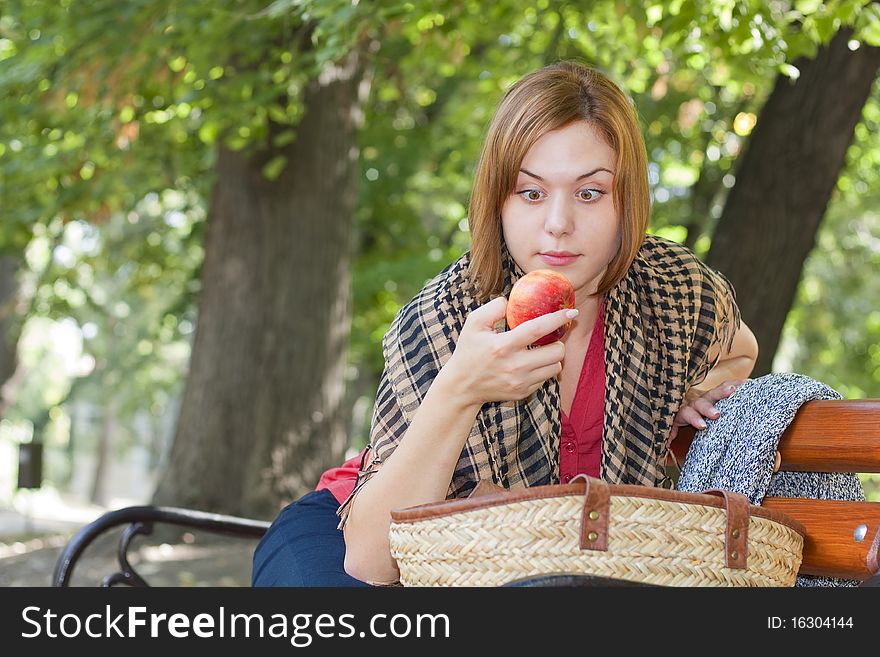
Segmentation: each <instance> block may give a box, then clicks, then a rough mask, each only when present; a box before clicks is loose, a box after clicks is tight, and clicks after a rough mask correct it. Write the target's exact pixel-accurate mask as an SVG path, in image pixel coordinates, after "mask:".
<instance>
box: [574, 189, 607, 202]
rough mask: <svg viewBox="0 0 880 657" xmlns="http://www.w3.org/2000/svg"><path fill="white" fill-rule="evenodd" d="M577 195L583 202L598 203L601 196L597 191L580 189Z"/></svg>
mask: <svg viewBox="0 0 880 657" xmlns="http://www.w3.org/2000/svg"><path fill="white" fill-rule="evenodd" d="M578 195H579V196H580V197H581V198H582V199H583V200H584V201H598V200H599V197H600V196H602V192H600V191H599V190H598V189H582V190H581V191H579V192H578Z"/></svg>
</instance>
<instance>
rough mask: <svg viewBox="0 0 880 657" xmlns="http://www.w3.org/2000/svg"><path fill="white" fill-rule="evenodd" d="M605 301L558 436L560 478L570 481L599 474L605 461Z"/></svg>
mask: <svg viewBox="0 0 880 657" xmlns="http://www.w3.org/2000/svg"><path fill="white" fill-rule="evenodd" d="M604 311H605V306H604V304H603V305H602V306H600V307H599V316H598V317H597V318H596V324H595V325H594V326H593V335H592V336H591V337H590V344H589V346H588V347H587V353H586V355H585V356H584V364H583V367H581V374H580V377H579V378H578V383H577V390H575V393H574V399H573V400H572V402H571V416H567V415H566V414H565V413H562V433H561V435H560V437H559V481H560V482H561V483H563V484H567V483H568V482H569V481H571V479H572V478H573V477H574V476H575V475H579V474H587V475H589V476H591V477H597V478H598V477H599V463H600V461H601V460H602V425H603V420H604V419H605V349H604V334H605V322H604V319H603V314H604Z"/></svg>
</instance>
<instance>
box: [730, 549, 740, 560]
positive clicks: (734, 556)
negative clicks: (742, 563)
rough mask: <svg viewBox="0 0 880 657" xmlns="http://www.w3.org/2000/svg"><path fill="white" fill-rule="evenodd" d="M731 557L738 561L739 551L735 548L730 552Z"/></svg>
mask: <svg viewBox="0 0 880 657" xmlns="http://www.w3.org/2000/svg"><path fill="white" fill-rule="evenodd" d="M730 558H731V559H733V560H734V561H736V560H737V559H739V552H737V551H736V550H734V551H733V552H731V553H730Z"/></svg>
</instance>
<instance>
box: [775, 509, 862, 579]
mask: <svg viewBox="0 0 880 657" xmlns="http://www.w3.org/2000/svg"><path fill="white" fill-rule="evenodd" d="M761 506H763V507H766V508H768V509H774V510H776V511H781V512H782V513H784V514H786V515H788V516H789V517H791V518H793V519H795V520H797V521H799V522H800V523H801V524H802V525H803V526H804V528H805V529H806V532H807V533H806V536H805V538H804V556H803V561H802V562H801V569H800V573H801V574H806V575H825V576H829V577H845V578H848V579H861V580H864V579H867V578H868V577H870V576H872V575H874V574H875V573H877V572H878V570H880V563H878V550H880V502H851V501H839V500H814V499H796V498H789V497H766V498H764V501H763V502H762V503H761ZM860 525H865V526H866V531H865V535H864V539H863V540H862V541H857V540H856V538H855V532H856V529H857V528H858V527H859V526H860Z"/></svg>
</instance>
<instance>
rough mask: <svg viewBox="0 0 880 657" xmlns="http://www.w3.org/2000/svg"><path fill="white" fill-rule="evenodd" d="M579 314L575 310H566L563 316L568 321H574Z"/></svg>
mask: <svg viewBox="0 0 880 657" xmlns="http://www.w3.org/2000/svg"><path fill="white" fill-rule="evenodd" d="M579 312H580V311H579V310H578V309H577V308H572V309H571V310H567V311H566V312H565V316H566V317H568V318H569V319H574V318H575V317H577V316H578V313H579Z"/></svg>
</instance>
